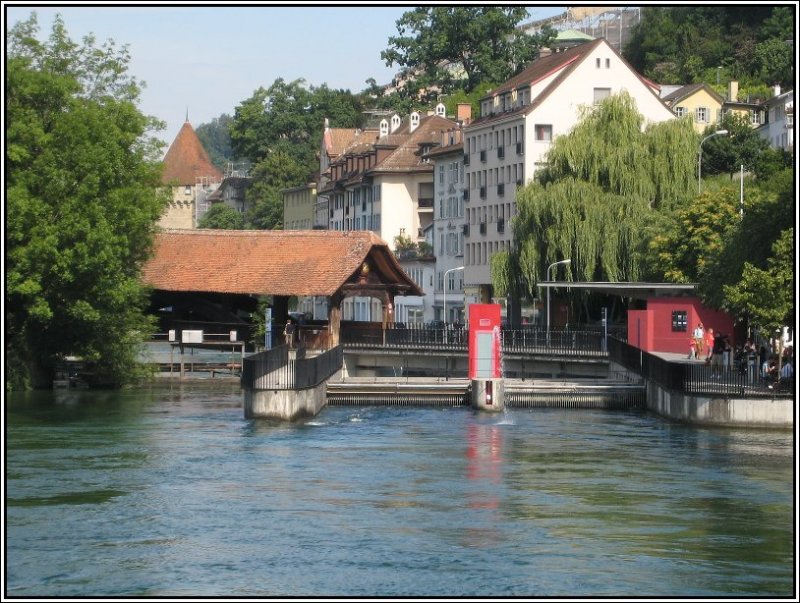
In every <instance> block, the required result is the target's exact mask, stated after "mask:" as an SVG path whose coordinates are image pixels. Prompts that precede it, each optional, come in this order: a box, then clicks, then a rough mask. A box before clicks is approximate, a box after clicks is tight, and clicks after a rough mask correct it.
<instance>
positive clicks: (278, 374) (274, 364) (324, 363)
mask: <svg viewBox="0 0 800 603" xmlns="http://www.w3.org/2000/svg"><path fill="white" fill-rule="evenodd" d="M343 357H344V356H343V350H342V346H340V345H339V346H336V347H334V348H331V349H330V350H327V351H325V352H323V353H321V354H319V355H317V356H312V357H311V358H306V357H305V349H304V348H300V349H298V350H297V354H296V356H295V357H294V358H290V357H289V348H288V347H287V346H285V345H281V346H277V347H275V348H272V349H270V350H266V351H264V352H259V353H258V354H253V355H252V356H247V357H246V358H245V359H244V362H243V366H242V378H241V385H242V388H243V389H250V390H268V389H272V390H295V389H307V388H310V387H316V386H317V385H319V384H320V383H322V382H323V381H325V380H326V379H328V378H329V377H330V376H331V375H333V374H334V373H335V372H336V371H337V370H339V369H340V368H341V367H342V361H343Z"/></svg>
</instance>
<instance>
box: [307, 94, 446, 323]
mask: <svg viewBox="0 0 800 603" xmlns="http://www.w3.org/2000/svg"><path fill="white" fill-rule="evenodd" d="M455 127H456V122H455V121H453V120H450V119H447V118H446V117H445V109H444V105H441V104H440V105H438V106H437V107H436V109H435V110H434V111H433V112H432V113H431V114H429V115H421V114H420V113H417V112H414V113H412V114H411V115H410V116H408V118H406V119H405V120H403V119H401V118H400V116H398V115H392V116H391V117H388V116H387V117H386V118H384V119H382V120H381V121H380V123H379V124H378V129H377V131H375V130H364V131H361V130H352V131H336V130H332V129H330V128H326V132H325V134H324V135H323V146H322V150H323V152H322V154H321V158H320V186H319V188H318V191H317V205H316V215H317V216H319V218H317V220H318V221H321V220H322V219H326V220H327V228H328V229H330V230H339V231H351V230H371V231H373V232H375V233H376V234H377V235H378V236H379V237H380V238H381V239H383V240H384V241H386V242H387V243H388V244H389V246H390V248H392V249H394V246H395V238H396V237H398V236H401V235H402V236H403V237H407V238H408V239H410V240H411V241H412V242H413V243H420V242H424V241H425V234H424V233H425V231H426V229H428V228H429V227H430V226H431V225H432V223H433V204H434V192H433V188H434V185H433V166H432V164H431V163H430V161H429V160H428V159H426V158H425V153H427V152H428V151H430V150H431V149H432V148H433V147H434V146H436V145H438V144H439V143H440V140H441V135H442V132H444V131H447V130H452V129H453V128H455ZM431 269H432V268H431ZM423 280H425V279H423ZM419 284H420V285H422V286H423V288H424V289H427V287H425V286H424V284H423V283H419ZM406 301H408V300H403V303H404V305H406V306H408V304H405V302H406ZM409 303H410V302H409ZM432 314H433V311H432V309H431V310H425V309H423V312H422V315H423V316H426V317H427V316H431V317H432ZM412 315H413V316H416V313H414V312H412ZM381 316H382V308H381V306H380V302H379V301H378V300H375V299H369V298H363V299H362V298H352V299H348V300H345V302H344V303H343V305H342V318H343V319H344V320H366V321H371V320H375V319H376V317H381ZM395 320H398V321H399V318H397V315H396V313H395Z"/></svg>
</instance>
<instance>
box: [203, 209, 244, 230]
mask: <svg viewBox="0 0 800 603" xmlns="http://www.w3.org/2000/svg"><path fill="white" fill-rule="evenodd" d="M197 228H209V229H217V230H241V229H242V228H244V217H243V216H242V214H240V213H239V212H238V211H236V210H235V209H233V208H232V207H230V206H229V205H225V204H224V203H214V204H213V205H212V206H211V207H210V208H209V210H208V211H207V212H206V213H205V214H203V217H202V218H200V221H199V222H198V223H197Z"/></svg>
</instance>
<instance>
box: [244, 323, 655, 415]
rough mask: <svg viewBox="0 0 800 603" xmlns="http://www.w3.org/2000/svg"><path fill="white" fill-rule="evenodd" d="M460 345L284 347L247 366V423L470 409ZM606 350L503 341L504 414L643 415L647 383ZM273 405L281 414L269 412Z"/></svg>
mask: <svg viewBox="0 0 800 603" xmlns="http://www.w3.org/2000/svg"><path fill="white" fill-rule="evenodd" d="M343 333H348V331H343ZM462 335H463V333H461V332H460V331H458V330H453V329H441V330H431V329H424V330H423V329H398V330H395V331H388V332H387V331H382V332H380V331H377V330H373V332H372V333H365V332H361V333H358V334H357V335H355V336H354V335H350V336H349V337H348V336H344V335H343V337H342V340H343V341H342V343H341V344H340V345H339V346H337V347H336V348H333V349H331V350H327V351H324V352H321V353H318V352H316V351H315V352H312V351H309V350H306V349H305V348H303V347H301V348H299V349H298V350H296V351H294V350H292V351H290V350H289V349H288V348H287V347H286V346H278V347H277V348H274V349H272V350H269V351H266V352H261V353H259V354H255V355H252V356H249V357H247V358H245V359H244V366H243V373H242V387H243V389H244V390H245V392H246V400H245V413H246V414H248V415H249V416H259V414H260V412H262V411H263V412H266V413H267V414H269V415H270V416H279V417H280V418H294V416H300V415H303V414H316V412H318V410H319V409H320V408H322V406H324V405H325V404H331V405H361V404H369V405H407V406H418V405H419V406H421V405H426V406H430V405H434V406H461V405H468V404H469V403H470V381H469V380H468V379H467V363H468V358H467V343H466V338H465V337H463V336H462ZM605 347H606V339H605V336H604V334H603V333H602V332H596V331H575V330H572V331H567V330H561V331H557V330H553V331H551V332H550V334H549V337H548V336H547V334H546V333H545V332H544V331H541V330H534V329H530V330H527V331H508V330H507V331H505V332H504V333H503V339H502V365H503V366H502V369H503V379H504V383H505V389H506V395H505V404H506V405H507V406H510V407H570V408H643V407H644V385H643V383H642V382H641V380H639V379H635V378H631V377H630V376H629V375H627V374H624V373H622V374H619V375H614V374H611V373H610V372H609V361H608V353H607V352H606V351H605ZM299 383H302V386H299V385H298V384H299ZM293 384H294V385H293ZM298 387H301V388H302V389H304V390H306V394H304V397H303V399H302V400H300V401H299V403H298V404H299V407H300V408H299V409H298V410H297V412H296V413H295V412H293V411H292V410H291V409H289V408H288V406H287V404H288V403H287V402H286V401H285V399H284V397H285V396H286V395H287V394H283V393H279V392H285V391H287V390H290V389H292V388H298ZM311 390H313V392H314V393H313V394H311V393H309V392H310V391H311ZM248 391H252V392H256V393H253V394H247V392H248ZM269 391H271V392H272V393H271V394H267V393H265V394H263V395H262V394H259V393H257V392H269ZM270 396H271V398H272V399H273V400H276V401H277V402H276V403H275V406H277V409H276V408H273V409H272V410H267V409H266V406H264V405H265V404H267V402H266V398H268V397H270ZM310 398H314V400H313V401H311V400H310ZM259 409H261V410H259Z"/></svg>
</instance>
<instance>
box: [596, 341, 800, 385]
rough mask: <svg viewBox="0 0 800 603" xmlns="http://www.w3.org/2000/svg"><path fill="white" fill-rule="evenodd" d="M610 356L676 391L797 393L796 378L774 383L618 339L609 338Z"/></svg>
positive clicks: (631, 369) (727, 367)
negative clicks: (663, 355)
mask: <svg viewBox="0 0 800 603" xmlns="http://www.w3.org/2000/svg"><path fill="white" fill-rule="evenodd" d="M608 355H609V360H611V361H612V362H616V363H617V364H619V365H621V366H623V367H625V368H626V369H628V370H630V371H633V372H635V373H637V374H639V375H641V376H642V377H643V378H645V379H648V380H650V381H653V382H655V383H657V384H658V385H660V386H661V387H663V388H665V389H667V390H669V391H672V392H681V393H686V394H703V395H709V396H715V395H717V396H725V397H727V398H745V397H746V398H753V397H791V396H793V395H794V391H795V389H794V386H795V382H794V378H792V379H788V380H780V381H774V380H771V379H764V378H762V377H760V376H759V375H758V372H757V371H756V373H755V374H748V372H747V371H742V370H740V369H739V368H738V367H730V366H723V367H720V368H719V369H715V367H712V366H710V365H708V364H706V363H704V362H699V363H698V362H694V363H687V362H671V361H669V360H667V359H665V358H661V357H660V356H657V355H655V354H651V353H649V352H645V351H644V350H640V349H639V348H637V347H634V346H632V345H630V344H628V343H626V342H624V341H621V340H620V339H617V338H615V337H609V338H608Z"/></svg>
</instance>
